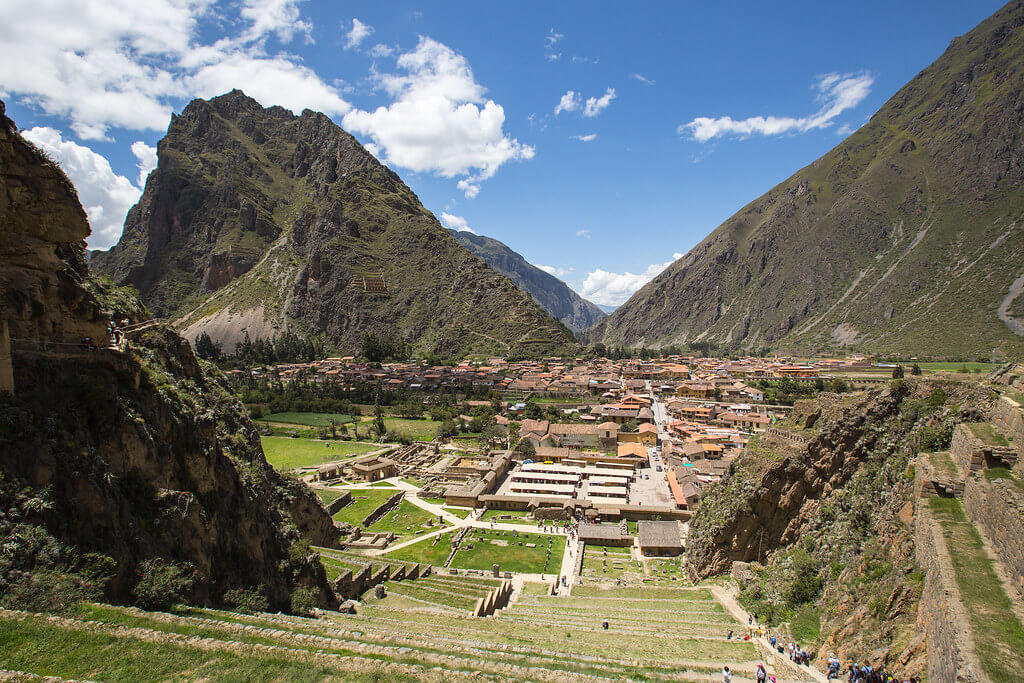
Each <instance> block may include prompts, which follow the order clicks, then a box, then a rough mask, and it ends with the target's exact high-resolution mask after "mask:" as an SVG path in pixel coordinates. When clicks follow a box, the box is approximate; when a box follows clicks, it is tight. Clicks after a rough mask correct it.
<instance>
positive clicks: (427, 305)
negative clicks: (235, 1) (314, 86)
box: [91, 90, 575, 355]
mask: <svg viewBox="0 0 1024 683" xmlns="http://www.w3.org/2000/svg"><path fill="white" fill-rule="evenodd" d="M157 157H158V161H159V163H158V166H157V169H156V170H155V171H154V172H153V173H152V174H151V175H150V177H149V179H148V180H147V183H146V189H145V192H144V193H143V196H142V198H141V199H140V200H139V203H138V205H136V206H135V207H134V208H133V209H132V210H131V211H130V212H129V214H128V218H127V220H126V222H125V228H124V233H123V235H122V237H121V240H120V241H119V242H118V244H117V245H115V246H114V247H113V248H112V249H110V251H108V252H106V253H96V254H94V255H93V258H92V261H91V263H92V265H93V267H95V268H96V269H97V270H99V271H101V272H105V273H109V274H110V275H111V276H112V277H113V278H114V279H115V281H117V282H119V283H125V284H132V285H134V286H136V287H137V288H138V289H139V291H140V293H141V296H142V300H143V302H144V303H146V305H147V306H149V307H150V308H151V310H153V311H154V313H155V314H156V315H158V316H161V317H162V316H168V317H171V318H174V319H176V323H175V324H176V326H177V327H178V328H179V329H182V330H184V334H185V336H186V337H188V338H190V339H193V338H194V337H196V336H198V335H199V334H200V333H202V332H204V331H205V332H207V333H209V334H210V336H211V337H212V338H213V339H214V341H218V342H221V343H223V344H224V346H225V348H226V349H228V350H231V349H232V348H233V346H234V345H235V343H237V342H238V341H239V340H240V339H242V336H243V335H244V334H245V333H248V334H249V335H250V337H253V338H255V337H264V338H267V337H271V336H275V335H277V334H278V333H280V332H281V331H282V330H284V329H286V328H292V329H295V330H296V331H299V332H303V331H305V332H311V333H322V334H323V335H324V336H325V338H326V341H327V343H328V345H329V346H332V347H337V348H340V349H349V350H355V349H357V348H358V346H359V343H360V339H361V336H362V334H363V333H364V332H366V331H371V330H372V331H377V332H385V333H396V334H398V335H399V336H401V337H402V338H404V339H405V340H406V341H407V342H409V343H410V345H411V346H412V347H413V349H414V350H416V351H435V352H439V353H441V354H445V355H458V354H461V353H463V352H465V351H470V350H480V351H491V352H508V351H509V349H512V350H513V351H524V352H525V351H530V350H533V351H557V350H568V349H571V348H575V342H574V340H573V338H572V335H571V334H570V333H569V331H568V330H567V329H565V327H564V326H562V325H561V324H559V323H557V322H556V321H554V320H552V319H551V318H550V317H549V316H548V315H547V314H546V313H545V312H544V310H543V309H541V308H540V306H538V305H537V304H536V302H534V301H533V300H532V299H530V297H529V296H527V295H526V294H524V293H523V292H521V291H519V290H518V289H517V288H516V287H515V285H514V284H512V282H510V281H509V280H508V279H507V278H505V277H503V276H502V275H499V274H498V273H496V272H494V271H493V270H491V269H490V268H488V267H487V265H486V264H484V263H483V262H482V261H480V260H479V259H478V258H476V257H474V256H472V255H471V254H469V253H468V252H467V251H466V250H465V249H463V248H461V247H460V246H459V245H458V243H457V242H455V240H454V239H452V237H451V236H450V235H449V234H448V232H447V231H446V230H445V229H444V228H443V227H442V226H441V225H440V224H439V223H438V221H437V220H436V219H435V218H434V216H433V214H431V213H430V212H429V211H427V210H426V209H425V208H423V206H422V205H421V204H420V202H419V200H418V198H417V197H416V195H415V194H413V192H412V191H411V190H410V189H409V188H408V187H407V186H406V185H405V184H404V183H403V182H402V181H401V179H400V178H399V177H398V176H397V175H396V174H395V173H393V172H392V171H391V170H390V169H388V168H387V167H385V166H383V165H381V164H380V163H379V162H378V161H377V160H376V159H375V158H374V157H373V156H372V155H370V154H369V153H368V152H367V151H366V150H365V149H363V147H362V146H360V145H359V143H358V142H357V141H356V140H355V138H353V137H352V136H351V135H349V134H348V133H346V132H345V131H343V130H342V129H341V128H339V127H338V126H337V125H335V124H334V123H333V122H332V121H331V120H330V119H328V118H327V117H326V116H324V115H323V114H318V113H314V112H312V111H308V110H307V111H304V112H303V113H302V115H301V116H294V115H292V114H291V113H290V112H288V111H286V110H284V109H282V108H281V107H271V108H269V109H264V108H263V107H261V106H260V105H259V104H258V103H257V102H256V101H255V100H252V99H251V98H249V97H247V96H245V95H244V94H243V93H241V92H240V91H237V90H236V91H232V92H231V93H228V94H226V95H223V96H220V97H215V98H213V99H211V100H195V101H193V102H192V103H190V104H189V105H188V106H187V107H185V109H184V111H182V113H181V115H180V116H175V117H173V118H172V120H171V125H170V127H169V128H168V130H167V135H166V136H165V137H164V139H163V140H161V141H160V143H159V145H158V148H157ZM495 340H498V341H495Z"/></svg>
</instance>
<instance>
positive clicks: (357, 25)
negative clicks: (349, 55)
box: [345, 17, 373, 50]
mask: <svg viewBox="0 0 1024 683" xmlns="http://www.w3.org/2000/svg"><path fill="white" fill-rule="evenodd" d="M371 33H373V27H372V26H370V25H369V24H364V23H363V22H361V21H359V20H358V19H356V18H355V17H353V18H352V28H351V29H350V30H349V31H348V32H347V33H346V34H345V49H346V50H351V49H352V48H354V47H359V44H360V43H361V42H363V41H364V40H365V39H366V38H368V37H369V36H370V34H371Z"/></svg>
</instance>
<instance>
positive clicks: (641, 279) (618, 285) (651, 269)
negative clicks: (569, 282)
mask: <svg viewBox="0 0 1024 683" xmlns="http://www.w3.org/2000/svg"><path fill="white" fill-rule="evenodd" d="M682 256H683V255H682V254H678V253H676V254H673V255H672V258H673V260H675V259H679V258H681V257H682ZM670 265H672V261H667V262H665V263H652V264H651V265H649V266H647V268H646V269H645V270H644V272H642V273H630V272H629V271H626V272H625V273H612V272H609V271H607V270H601V269H600V268H598V269H596V270H593V271H591V272H589V273H587V277H586V279H585V280H584V281H583V287H582V289H580V296H582V297H583V298H584V299H588V300H590V301H593V302H594V303H595V304H601V305H602V306H621V305H622V304H623V303H625V302H626V300H627V299H628V298H629V297H631V296H633V294H634V293H635V292H636V291H637V290H638V289H640V288H641V287H643V286H644V285H646V284H647V283H648V282H650V281H651V280H653V279H654V278H655V277H657V276H658V274H660V273H661V271H663V270H665V269H666V268H668V267H669V266H670Z"/></svg>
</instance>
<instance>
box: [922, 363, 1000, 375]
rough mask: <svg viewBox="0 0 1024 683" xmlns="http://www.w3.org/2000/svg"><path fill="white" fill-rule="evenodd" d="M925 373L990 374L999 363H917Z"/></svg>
mask: <svg viewBox="0 0 1024 683" xmlns="http://www.w3.org/2000/svg"><path fill="white" fill-rule="evenodd" d="M918 365H920V366H921V369H922V370H924V371H925V372H972V373H977V372H985V373H988V372H992V371H993V370H995V369H997V368H998V367H999V363H981V362H977V361H965V362H952V363H918Z"/></svg>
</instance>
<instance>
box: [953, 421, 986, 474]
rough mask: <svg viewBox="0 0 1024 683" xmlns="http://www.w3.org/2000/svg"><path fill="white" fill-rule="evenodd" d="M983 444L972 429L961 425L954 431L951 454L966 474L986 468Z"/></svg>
mask: <svg viewBox="0 0 1024 683" xmlns="http://www.w3.org/2000/svg"><path fill="white" fill-rule="evenodd" d="M982 446H983V444H982V442H981V439H979V438H978V437H976V436H975V435H974V433H973V432H972V431H971V430H970V428H969V427H968V426H967V425H965V424H963V423H961V424H958V425H957V426H956V429H954V430H953V440H952V441H951V442H950V444H949V454H950V455H952V456H953V460H955V461H956V464H957V465H959V466H960V471H962V472H964V473H965V474H970V473H971V472H976V471H978V470H980V469H981V468H982V467H984V466H985V461H984V458H983V457H982Z"/></svg>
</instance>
